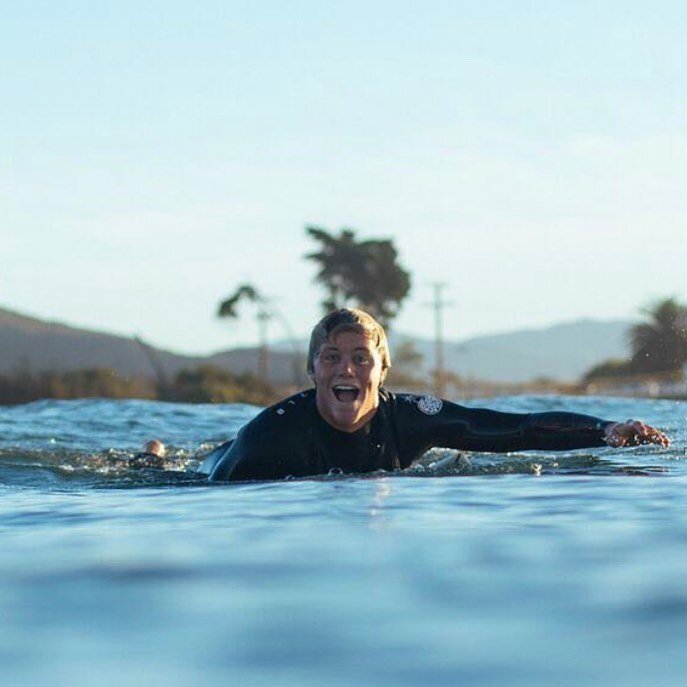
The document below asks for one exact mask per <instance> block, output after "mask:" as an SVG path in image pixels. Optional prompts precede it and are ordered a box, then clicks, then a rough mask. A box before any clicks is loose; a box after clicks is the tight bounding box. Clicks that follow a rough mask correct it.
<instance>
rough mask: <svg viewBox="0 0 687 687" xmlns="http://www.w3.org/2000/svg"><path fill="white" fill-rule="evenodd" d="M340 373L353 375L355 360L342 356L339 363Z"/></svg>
mask: <svg viewBox="0 0 687 687" xmlns="http://www.w3.org/2000/svg"><path fill="white" fill-rule="evenodd" d="M339 374H340V375H341V376H342V377H352V376H353V361H352V360H351V359H350V358H342V359H341V362H340V364H339Z"/></svg>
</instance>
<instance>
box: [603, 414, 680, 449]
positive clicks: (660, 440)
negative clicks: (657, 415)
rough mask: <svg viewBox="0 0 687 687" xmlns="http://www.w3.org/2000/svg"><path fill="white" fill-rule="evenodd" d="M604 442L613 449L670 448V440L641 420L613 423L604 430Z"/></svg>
mask: <svg viewBox="0 0 687 687" xmlns="http://www.w3.org/2000/svg"><path fill="white" fill-rule="evenodd" d="M604 441H605V442H606V443H607V444H608V445H609V446H613V447H615V448H619V447H621V446H637V445H638V444H658V445H659V446H670V439H669V438H668V437H667V436H666V435H665V434H664V433H663V432H662V431H661V430H660V429H656V428H655V427H651V426H650V425H646V424H644V423H643V422H642V421H641V420H628V421H627V422H615V423H614V424H612V425H609V426H608V427H607V428H606V433H605V435H604Z"/></svg>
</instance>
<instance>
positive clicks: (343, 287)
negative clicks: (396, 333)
mask: <svg viewBox="0 0 687 687" xmlns="http://www.w3.org/2000/svg"><path fill="white" fill-rule="evenodd" d="M306 231H307V233H308V234H309V235H310V237H311V238H313V239H314V240H315V241H317V242H318V243H319V250H318V251H317V252H314V253H309V254H308V255H306V256H305V257H306V259H308V260H313V261H314V262H315V263H317V266H318V268H319V271H318V273H317V275H316V276H315V281H317V282H319V283H320V284H321V285H322V286H323V287H324V289H325V291H326V298H325V299H324V300H323V301H322V307H323V309H324V311H325V312H329V311H330V310H333V309H334V308H340V307H342V306H345V305H355V306H358V307H360V308H362V309H363V310H367V311H368V312H369V313H370V314H371V315H372V316H373V317H375V318H376V319H378V320H379V321H380V322H381V323H382V324H383V325H385V326H386V327H388V325H389V322H390V321H391V320H393V319H394V317H396V315H397V314H398V311H399V309H400V307H401V304H402V302H403V300H404V299H405V298H406V296H407V295H408V292H409V291H410V274H409V273H408V272H407V271H406V270H405V269H404V268H403V267H401V265H400V264H399V263H398V260H397V257H398V252H397V251H396V247H395V246H394V244H393V241H391V240H389V239H368V240H364V241H358V240H356V238H355V232H354V231H352V230H351V229H342V230H341V232H340V234H339V235H338V236H336V235H334V234H330V233H329V232H328V231H327V230H326V229H322V228H321V227H306Z"/></svg>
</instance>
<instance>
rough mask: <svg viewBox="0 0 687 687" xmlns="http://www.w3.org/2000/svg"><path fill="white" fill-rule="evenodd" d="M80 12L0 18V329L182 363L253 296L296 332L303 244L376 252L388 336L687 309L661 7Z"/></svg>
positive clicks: (682, 84) (686, 166)
mask: <svg viewBox="0 0 687 687" xmlns="http://www.w3.org/2000/svg"><path fill="white" fill-rule="evenodd" d="M93 5H94V3H92V2H88V3H87V2H62V3H53V2H51V3H47V2H44V3H30V4H29V6H28V7H22V6H20V5H19V4H18V3H12V4H10V3H3V6H2V14H3V22H2V24H1V26H0V58H1V65H2V67H0V89H1V90H0V92H1V93H2V100H3V106H2V108H1V109H0V125H1V128H0V132H1V134H0V135H1V136H2V153H1V157H0V218H1V223H0V244H1V245H2V251H3V252H2V256H3V258H4V259H3V260H2V266H3V268H2V279H0V305H2V306H5V307H10V308H13V309H16V310H20V311H22V312H27V313H29V314H34V315H38V316H42V317H50V318H53V319H58V320H61V321H65V322H67V323H71V324H76V325H81V326H89V327H92V328H97V329H104V330H107V331H112V332H118V333H122V334H139V335H141V336H143V337H144V338H145V339H147V340H149V341H150V342H152V343H154V344H157V345H160V346H164V347H167V348H170V349H173V350H179V351H187V352H207V351H212V350H217V349H220V348H224V347H229V346H233V345H238V344H243V343H247V342H250V341H252V340H253V339H254V338H255V335H256V326H255V323H254V321H253V317H252V313H251V312H250V309H249V308H246V309H245V315H246V317H245V318H244V319H242V321H241V322H240V323H238V324H233V325H232V324H229V323H226V322H221V321H218V320H217V319H216V318H215V317H214V313H215V309H216V307H217V304H218V302H219V301H220V300H221V299H222V298H223V297H225V296H226V295H228V294H229V293H230V292H231V291H232V290H233V289H234V288H235V286H236V285H238V284H239V283H241V282H244V281H251V282H253V283H254V284H255V285H257V286H258V288H260V289H262V291H263V292H265V293H267V294H269V295H272V296H274V297H275V299H276V304H277V305H278V307H279V308H280V310H281V311H282V312H283V313H284V314H285V315H286V316H287V317H288V318H289V320H290V321H291V323H292V326H293V328H294V329H295V330H296V332H297V333H299V334H305V333H306V332H307V331H308V328H309V326H310V325H311V324H312V323H313V321H314V320H315V319H316V318H317V317H318V315H319V311H318V305H317V302H318V300H319V299H320V297H321V294H320V292H319V291H318V289H317V287H315V286H314V285H313V284H312V277H313V275H314V272H315V270H314V266H313V265H310V264H308V263H306V262H305V261H304V260H303V259H302V256H303V255H304V254H305V253H306V252H308V251H309V250H311V249H312V248H313V246H312V245H310V244H309V242H308V240H307V238H306V236H305V232H304V225H305V224H307V223H314V224H318V225H321V226H325V227H328V228H329V229H332V230H337V231H338V230H339V229H340V228H341V227H343V226H350V227H353V228H355V229H358V230H359V232H360V234H359V235H360V236H361V237H391V238H393V239H394V240H395V242H396V245H397V246H398V248H399V251H400V257H401V261H402V262H403V263H404V264H405V265H406V266H407V267H408V268H409V269H410V270H411V272H412V275H413V281H414V286H413V291H412V294H411V297H410V298H409V300H408V302H407V304H406V306H405V307H404V309H403V311H402V315H401V316H400V317H399V319H398V321H397V328H398V329H399V330H402V331H407V332H414V333H422V332H423V331H425V332H426V333H430V332H431V325H432V314H431V311H430V310H429V309H428V308H427V307H426V303H427V302H428V301H429V300H430V297H431V292H430V288H429V286H428V285H429V283H430V282H433V281H442V282H446V283H447V284H448V288H447V291H446V296H447V298H449V299H451V300H452V301H454V303H455V304H454V306H453V307H452V308H451V309H450V310H449V311H448V312H447V318H446V325H445V329H446V334H447V335H448V336H450V337H453V338H463V337H466V336H470V335H473V334H477V333H482V332H493V331H503V330H508V329H513V328H520V327H534V326H539V325H544V324H549V323H553V322H559V321H565V320H571V319H575V318H579V317H584V316H592V317H598V318H618V317H632V316H634V315H635V314H636V311H637V309H638V307H640V306H641V305H644V304H646V303H647V302H649V301H651V300H652V299H654V298H657V297H661V296H664V295H676V296H678V297H680V298H682V299H683V300H687V282H686V281H685V276H684V272H685V270H684V262H685V255H686V253H687V251H686V250H685V248H686V247H687V241H686V240H685V238H684V236H685V231H686V229H687V226H685V225H686V224H687V222H686V220H687V194H686V193H685V188H686V187H687V111H686V110H687V107H686V106H685V98H684V94H685V93H686V92H687V64H686V62H687V57H686V55H687V52H686V51H685V48H684V46H685V44H686V43H687V23H686V20H687V6H685V5H684V3H678V2H655V3H652V4H647V3H639V2H627V1H626V2H594V3H592V2H575V3H569V2H480V3H467V2H431V1H430V2H423V3H410V2H406V3H403V2H366V3H363V2H340V3H328V2H321V1H320V2H311V1H302V2H290V3H276V2H221V3H220V2H200V3H198V4H197V5H191V4H189V3H179V2H164V3H163V2H159V3H143V6H141V3H138V2H137V3H133V2H116V3H115V2H111V3H101V4H99V5H98V6H97V7H94V6H93ZM282 335H283V331H281V330H280V329H279V327H278V325H277V324H275V325H274V327H273V336H274V337H275V338H276V337H281V336H282Z"/></svg>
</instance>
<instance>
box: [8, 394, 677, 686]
mask: <svg viewBox="0 0 687 687" xmlns="http://www.w3.org/2000/svg"><path fill="white" fill-rule="evenodd" d="M475 405H485V406H489V407H493V408H497V409H500V410H511V411H517V412H524V411H539V410H550V409H554V408H555V409H566V410H573V411H578V412H587V413H592V414H595V415H599V416H601V417H604V418H607V419H626V418H628V417H640V418H642V419H645V420H646V421H648V422H651V423H652V424H656V425H657V426H659V427H661V428H663V429H665V430H666V431H667V432H668V433H669V434H670V436H671V438H672V439H673V445H672V446H671V447H670V448H669V449H662V448H658V447H646V446H645V447H636V448H630V449H622V450H612V449H610V448H600V449H592V450H590V449H585V450H581V451H570V452H564V453H545V452H536V451H531V452H524V453H519V454H507V455H497V454H482V455H478V454H464V455H457V454H456V453H454V452H449V451H445V450H443V451H442V450H437V451H433V452H430V454H428V455H427V456H426V457H425V458H424V459H423V461H422V464H421V465H420V466H419V467H417V468H414V469H410V470H407V471H405V472H403V473H397V474H375V475H370V476H365V477H356V476H332V477H324V478H320V479H310V480H295V481H285V482H272V483H252V484H248V483H246V484H224V485H209V484H207V482H206V481H205V479H204V477H202V476H199V475H198V474H196V473H195V472H194V469H195V467H197V465H198V456H199V455H200V454H202V452H203V451H204V450H209V449H210V448H211V447H212V446H214V445H215V444H216V443H218V442H220V441H222V440H224V439H226V438H228V437H230V436H232V435H233V434H234V433H235V432H236V431H237V429H238V428H239V427H240V426H241V425H242V424H243V423H244V422H246V421H247V420H248V419H250V418H251V417H252V416H253V415H254V414H255V413H256V412H257V411H258V409H257V408H253V407H250V406H241V405H212V406H210V405H198V406H191V405H179V404H165V403H155V402H143V401H106V400H83V401H72V402H67V401H42V402H37V403H32V404H29V405H26V406H19V407H0V547H1V548H0V684H2V685H12V686H15V685H17V686H21V685H70V686H74V685H77V686H78V685H89V686H99V685H165V686H169V687H173V686H175V685H190V684H202V685H229V684H234V685H240V686H242V687H243V686H249V687H250V686H252V685H256V686H258V685H260V686H262V685H270V686H272V685H279V686H280V687H289V686H291V685H293V686H296V685H298V686H309V685H313V686H315V685H318V686H320V685H328V686H337V685H361V684H362V685H372V686H385V685H393V686H394V687H399V686H404V685H409V686H410V685H413V686H416V685H433V686H434V685H446V686H449V685H450V686H451V687H454V686H455V685H463V686H464V685H469V686H471V685H475V686H480V687H488V686H491V685H508V686H519V685H523V686H525V685H527V686H528V687H531V686H533V685H546V686H547V687H549V686H550V685H557V686H561V685H562V686H568V685H569V686H571V687H572V686H573V685H574V686H576V687H578V686H580V685H594V686H598V685H603V686H604V687H611V686H614V685H619V686H620V685H622V686H623V687H630V686H634V685H647V686H649V685H651V686H652V687H661V686H664V685H666V686H667V685H670V686H675V687H677V686H679V685H682V684H684V681H685V675H686V674H687V652H686V651H685V648H684V647H685V637H686V635H687V455H686V446H687V444H686V432H685V426H686V424H685V418H686V417H687V404H686V403H683V402H670V401H647V400H630V399H602V398H566V397H511V398H499V399H491V400H490V401H489V402H483V403H475ZM152 437H159V438H161V439H163V440H164V441H165V442H166V443H167V444H168V445H169V446H170V447H171V452H170V457H169V458H168V460H167V461H166V463H165V464H164V466H158V467H143V468H137V469H133V468H132V467H131V465H130V464H129V461H130V458H131V456H132V455H133V454H134V453H135V452H136V451H137V450H138V449H139V447H140V445H141V443H142V442H143V441H144V440H146V439H149V438H152Z"/></svg>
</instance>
